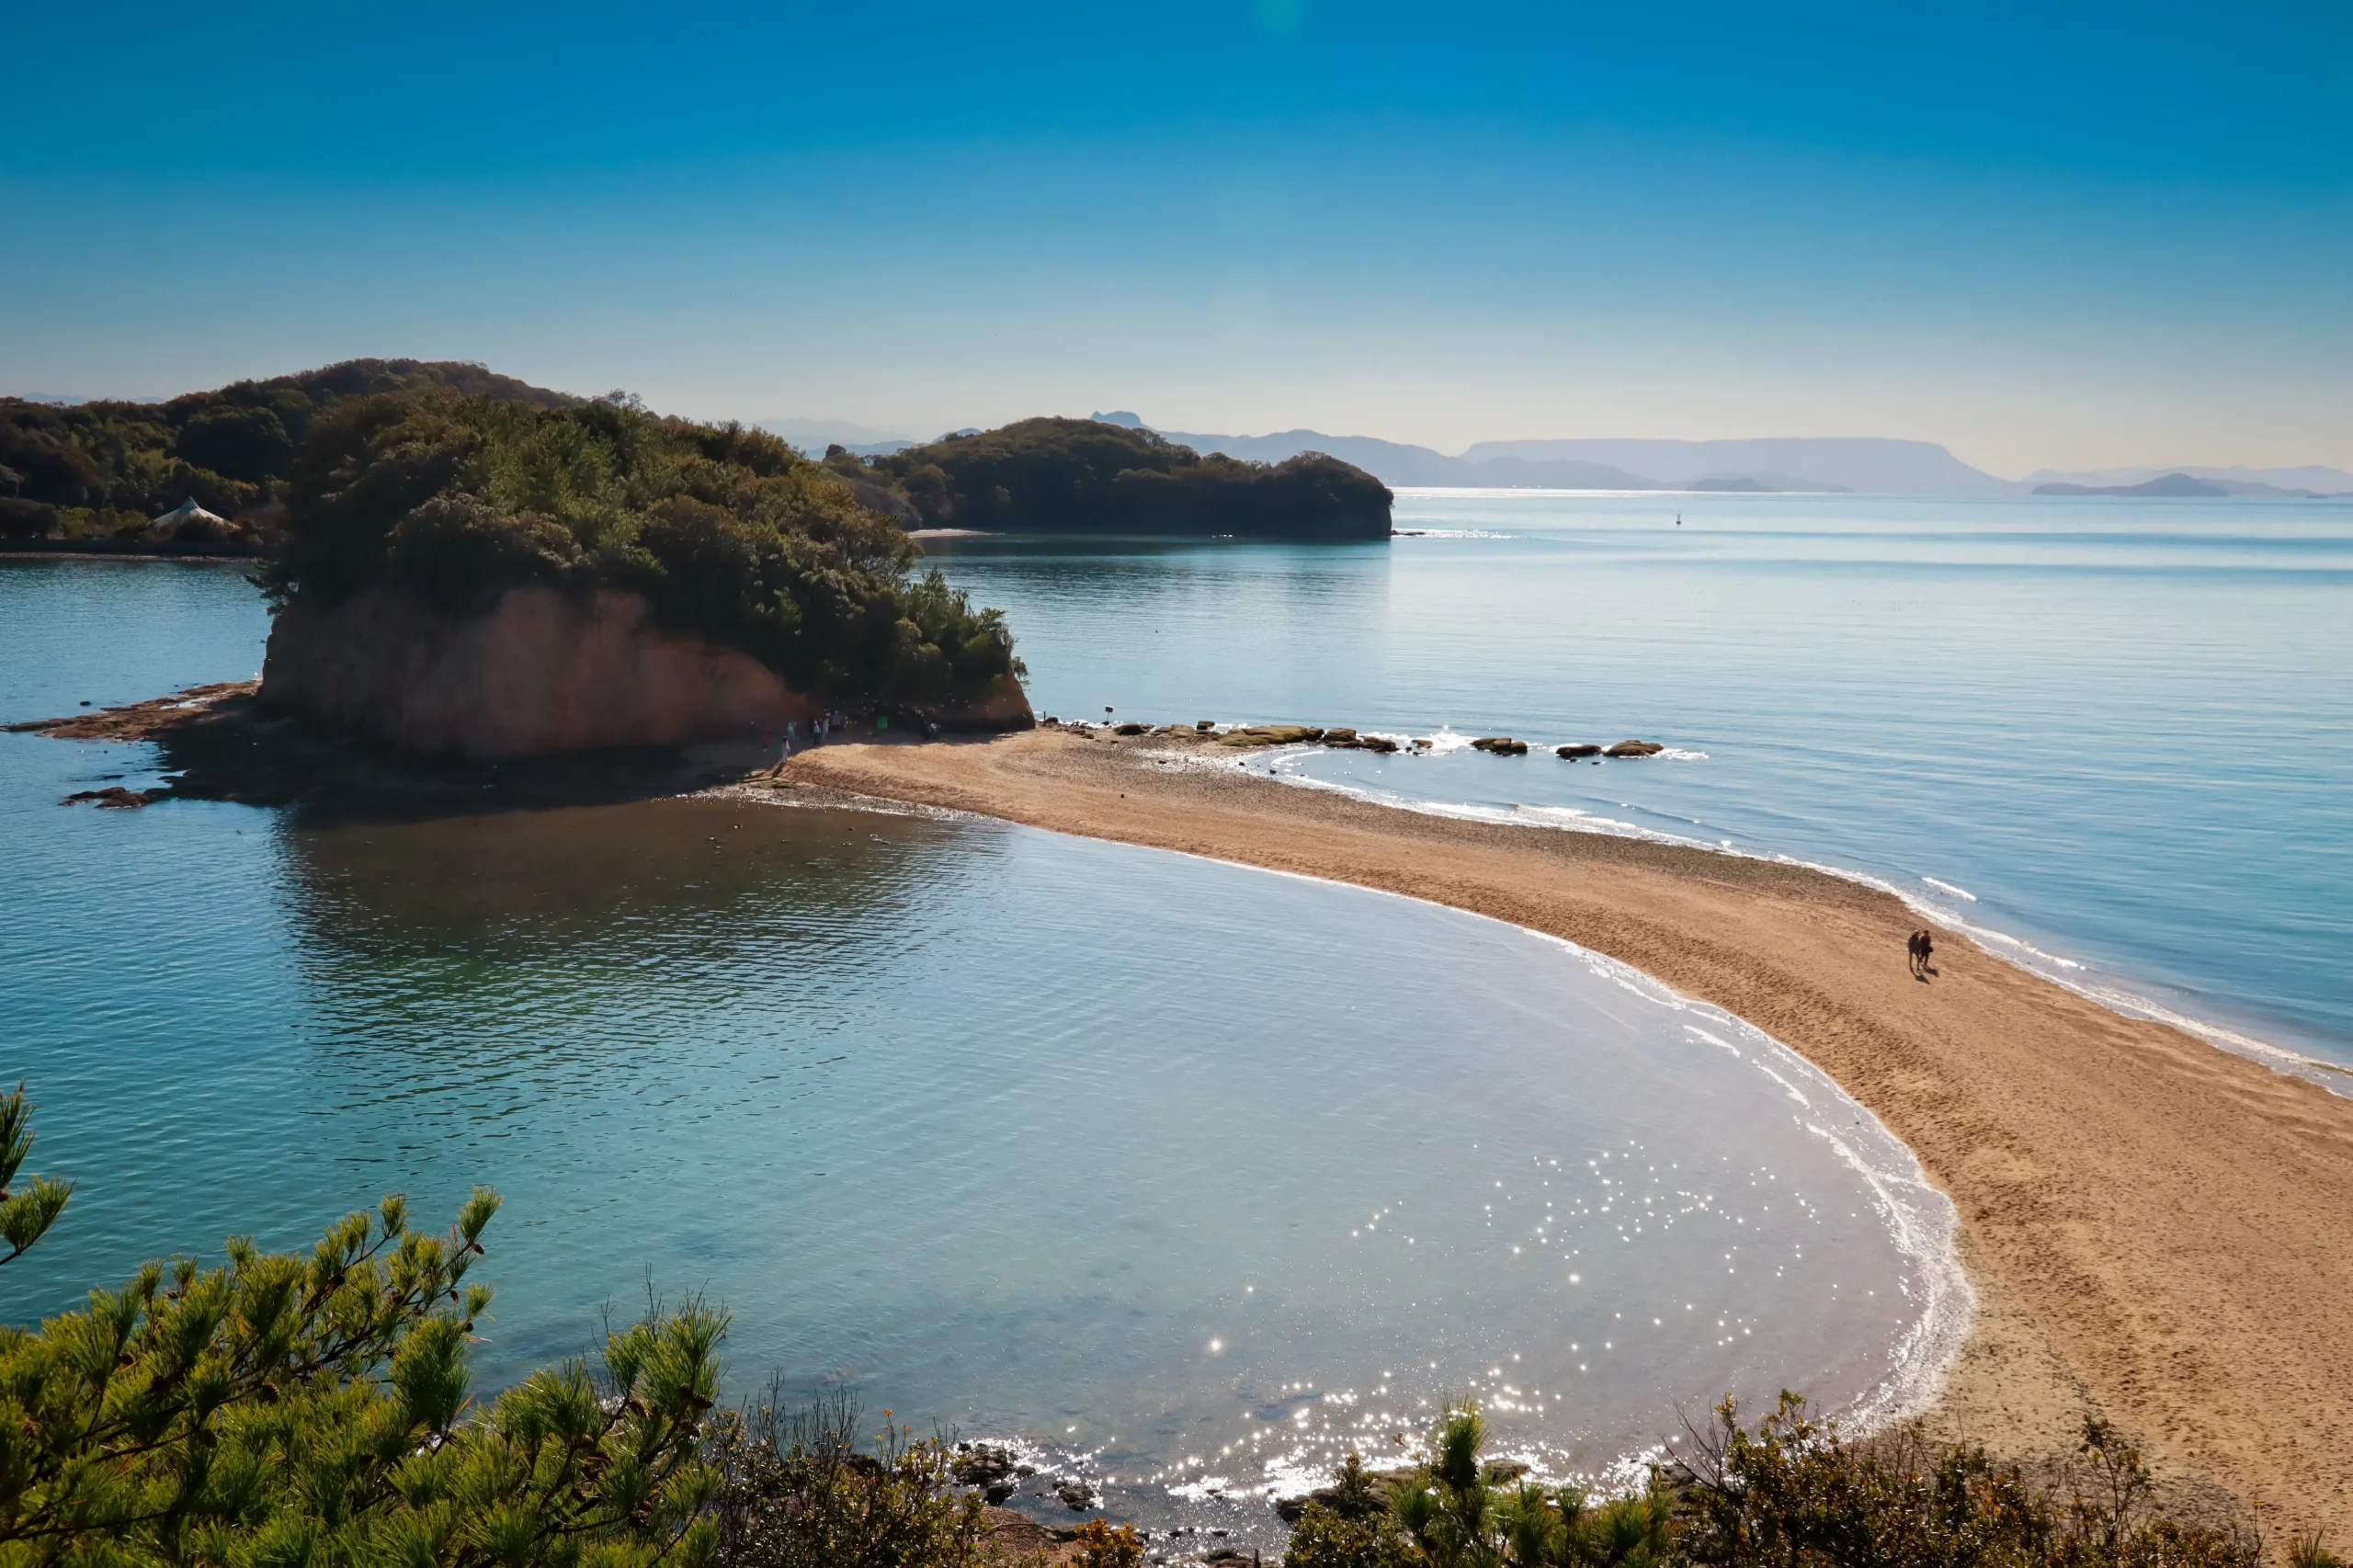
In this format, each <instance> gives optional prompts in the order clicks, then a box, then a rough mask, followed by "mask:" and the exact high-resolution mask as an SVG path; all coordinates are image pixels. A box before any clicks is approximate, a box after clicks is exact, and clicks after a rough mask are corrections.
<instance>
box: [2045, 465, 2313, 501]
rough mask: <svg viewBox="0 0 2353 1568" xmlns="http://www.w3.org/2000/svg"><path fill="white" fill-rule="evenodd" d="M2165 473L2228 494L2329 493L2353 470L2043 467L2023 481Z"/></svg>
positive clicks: (2109, 481)
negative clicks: (2183, 476)
mask: <svg viewBox="0 0 2353 1568" xmlns="http://www.w3.org/2000/svg"><path fill="white" fill-rule="evenodd" d="M2169 473H2186V474H2188V475H2189V476H2190V477H2191V478H2192V479H2202V480H2204V481H2206V482H2207V483H2209V484H2217V485H2220V486H2222V491H2223V493H2224V494H2229V495H2312V494H2322V495H2330V494H2343V493H2345V492H2347V491H2353V473H2347V472H2345V471H2344V470H2343V469H2341V468H2326V467H2324V466H2322V465H2321V464H2319V463H2307V464H2306V465H2304V466H2303V467H2302V468H2248V467H2246V466H2245V465H2244V464H2238V465H2234V466H2233V467H2230V468H2203V467H2197V466H2194V465H2188V464H2177V465H2176V466H2174V467H2172V468H2107V469H2092V470H2085V471H2076V472H2069V471H2067V470H2063V469H2055V468H2043V469H2037V470H2035V471H2034V472H2032V473H2029V474H2028V475H2027V476H2026V483H2029V484H2032V485H2043V484H2080V485H2084V486H2086V488H2090V489H2106V488H2108V487H2109V486H2111V485H2126V484H2143V483H2147V482H2148V481H2150V480H2152V479H2161V478H2163V477H2164V476H2165V475H2166V474H2169Z"/></svg>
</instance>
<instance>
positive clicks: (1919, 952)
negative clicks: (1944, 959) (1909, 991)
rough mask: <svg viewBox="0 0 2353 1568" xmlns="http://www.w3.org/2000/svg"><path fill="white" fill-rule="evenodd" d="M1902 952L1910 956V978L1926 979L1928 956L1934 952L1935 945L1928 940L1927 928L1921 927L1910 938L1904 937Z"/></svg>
mask: <svg viewBox="0 0 2353 1568" xmlns="http://www.w3.org/2000/svg"><path fill="white" fill-rule="evenodd" d="M1935 950H1936V944H1935V943H1934V942H1933V941H1931V940H1929V938H1928V932H1927V927H1925V926H1923V927H1922V928H1921V929H1919V930H1917V931H1915V932H1913V933H1912V935H1911V936H1909V937H1905V938H1904V951H1905V952H1906V953H1908V954H1910V955H1911V960H1912V978H1913V979H1915V980H1926V979H1927V978H1928V955H1929V954H1930V953H1932V952H1934V951H1935Z"/></svg>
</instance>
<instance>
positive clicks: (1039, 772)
mask: <svg viewBox="0 0 2353 1568" xmlns="http://www.w3.org/2000/svg"><path fill="white" fill-rule="evenodd" d="M1171 744H1182V745H1188V746H1189V745H1190V744H1191V743H1188V742H1187V743H1172V742H1169V741H1167V740H1165V739H1164V738H1159V737H1150V736H1146V737H1139V738H1137V739H1135V740H1131V741H1120V742H1115V741H1111V740H1108V739H1095V740H1087V739H1081V738H1078V737H1076V736H1074V735H1073V734H1071V733H1066V732H1063V731H1056V730H1040V731H1033V732H1029V733H1022V734H1016V735H1007V736H1002V737H999V738H997V739H995V740H991V741H985V742H970V743H959V744H938V745H861V744H835V745H829V746H826V747H824V748H823V749H821V750H817V751H813V752H809V753H804V754H803V755H801V756H797V757H795V758H794V759H793V760H792V761H791V762H790V764H789V765H788V766H787V767H785V768H784V769H783V771H782V774H781V776H780V778H779V780H778V781H777V783H776V784H775V785H774V786H772V787H773V788H775V789H778V790H784V791H787V792H790V791H794V790H804V789H806V790H846V791H850V792H854V793H858V794H863V795H869V796H874V797H880V798H883V799H888V800H893V801H907V802H912V803H916V804H922V805H930V806H938V807H946V808H949V809H953V810H958V811H967V812H978V813H981V814H983V815H988V816H993V817H1000V818H1004V819H1006V820H1008V821H1012V822H1017V823H1024V824H1029V825H1031V826H1035V827H1042V828H1050V829H1053V830H1056V831H1059V832H1063V833H1072V834H1079V835H1086V836H1089V837H1096V838H1107V839H1118V840H1121V841H1124V842H1127V843H1131V844H1141V845H1149V846H1155V847H1159V848H1165V849H1175V850H1182V851H1186V852H1188V853H1192V854H1198V855H1206V856H1211V857H1214V858H1218V859H1222V860H1231V861H1236V862H1240V863H1243V864H1247V865H1254V866H1263V867H1267V868H1269V869H1279V870H1286V871H1295V872H1300V873H1303V874H1306V875H1311V876H1316V877H1323V878H1326V879H1329V880H1332V881H1346V882H1356V883H1359V884H1361V885H1363V886H1367V887H1373V888H1381V889H1385V890H1387V891H1390V892H1400V893H1406V894H1410V895H1412V896H1415V897H1418V898H1425V899H1429V900H1432V901H1434V902H1436V903H1446V904H1451V905H1453V906H1455V907H1457V908H1461V909H1466V910H1471V911H1473V912H1476V913H1478V914H1482V915H1491V916H1494V917H1495V918H1497V919H1502V920H1508V921H1511V922H1513V923H1515V924H1517V925H1520V926H1529V927H1531V928H1533V929H1536V930H1540V931H1544V932H1549V933H1551V934H1552V935H1554V936H1558V937H1566V938H1568V939H1569V940H1571V941H1573V942H1576V943H1578V944H1580V945H1581V946H1584V947H1587V948H1591V949H1595V950H1596V951H1598V952H1602V953H1606V954H1608V955H1609V956H1610V957H1612V958H1616V959H1619V960H1623V961H1625V962H1627V963H1630V964H1632V965H1634V966H1635V967H1637V968H1639V969H1642V970H1644V971H1648V972H1649V973H1651V974H1654V975H1655V976H1657V977H1658V978H1659V979H1661V980H1663V981H1665V982H1666V983H1668V984H1670V985H1672V986H1674V987H1676V988H1677V990H1679V991H1682V992H1684V993H1685V994H1688V995H1692V996H1696V997H1699V998H1701V999H1703V1000H1705V1001H1709V1002H1712V1003H1715V1004H1717V1005H1718V1006H1722V1007H1724V1008H1726V1009H1727V1010H1729V1011H1731V1012H1733V1013H1735V1014H1738V1015H1739V1016H1740V1017H1744V1018H1746V1019H1748V1020H1749V1021H1750V1022H1752V1023H1754V1024H1756V1026H1757V1027H1759V1028H1763V1029H1766V1030H1767V1031H1768V1032H1769V1033H1771V1034H1773V1035H1775V1036H1776V1037H1778V1038H1779V1039H1780V1040H1784V1041H1786V1042H1787V1043H1788V1044H1790V1046H1792V1047H1794V1048H1795V1049H1796V1050H1798V1051H1802V1052H1803V1053H1804V1054H1805V1055H1806V1056H1807V1057H1809V1058H1810V1059H1812V1060H1813V1062H1816V1063H1817V1064H1819V1065H1820V1066H1821V1067H1822V1068H1823V1069H1824V1071H1826V1072H1828V1073H1829V1074H1832V1075H1833V1076H1834V1077H1836V1079H1837V1080H1838V1082H1839V1083H1840V1084H1842V1085H1845V1086H1846V1088H1847V1091H1848V1092H1849V1093H1851V1094H1852V1095H1853V1096H1855V1097H1856V1098H1857V1099H1858V1100H1859V1101H1861V1102H1862V1103H1863V1104H1864V1105H1866V1106H1868V1107H1869V1108H1870V1109H1871V1110H1872V1111H1873V1112H1875V1113H1876V1114H1877V1115H1878V1116H1879V1117H1880V1119H1881V1120H1882V1121H1884V1122H1885V1123H1886V1125H1887V1126H1888V1128H1889V1129H1890V1130H1891V1131H1893V1132H1894V1133H1895V1134H1896V1135H1897V1136H1898V1137H1900V1138H1902V1139H1903V1140H1904V1142H1906V1143H1908V1144H1909V1145H1910V1146H1911V1147H1912V1149H1913V1150H1914V1151H1915V1153H1917V1154H1918V1155H1919V1158H1920V1161H1921V1164H1922V1165H1924V1166H1925V1167H1926V1168H1927V1173H1928V1175H1929V1176H1930V1177H1931V1178H1932V1179H1933V1180H1934V1181H1935V1182H1936V1183H1937V1184H1938V1186H1939V1187H1942V1188H1943V1189H1944V1190H1945V1191H1946V1192H1947V1193H1948V1194H1949V1195H1950V1196H1951V1198H1952V1199H1953V1202H1954V1205H1955V1207H1956V1208H1957V1209H1958V1210H1959V1212H1960V1216H1961V1229H1962V1233H1961V1254H1962V1262H1963V1264H1964V1266H1965V1267H1967V1269H1968V1271H1969V1274H1970V1278H1971V1280H1972V1285H1973V1287H1974V1288H1975V1290H1976V1292H1977V1297H1978V1315H1977V1319H1976V1321H1975V1324H1974V1325H1973V1326H1972V1333H1971V1335H1970V1338H1969V1340H1968V1342H1967V1344H1966V1345H1965V1346H1964V1347H1963V1348H1962V1350H1961V1353H1960V1355H1959V1357H1958V1358H1957V1359H1956V1361H1955V1363H1954V1365H1953V1368H1952V1369H1951V1371H1950V1373H1949V1376H1948V1377H1947V1379H1946V1381H1945V1386H1944V1389H1943V1392H1942V1393H1941V1394H1940V1396H1939V1397H1938V1401H1937V1403H1935V1405H1934V1406H1933V1407H1932V1408H1931V1409H1930V1410H1929V1411H1927V1413H1926V1419H1927V1421H1928V1423H1929V1425H1930V1426H1931V1427H1932V1428H1933V1429H1935V1430H1936V1431H1938V1433H1940V1434H1943V1435H1949V1436H1959V1437H1967V1438H1970V1439H1972V1440H1975V1441H1979V1442H1983V1443H1984V1444H1985V1445H1986V1446H1987V1447H1988V1448H1989V1449H1993V1450H1995V1452H1997V1453H1999V1454H2002V1455H2005V1456H2006V1457H2011V1458H2016V1459H2019V1460H2026V1461H2029V1462H2035V1461H2041V1460H2049V1459H2051V1458H2052V1457H2053V1456H2056V1455H2060V1454H2063V1453H2064V1452H2065V1451H2067V1450H2068V1449H2071V1448H2072V1447H2073V1440H2072V1434H2073V1432H2074V1430H2075V1425H2076V1423H2077V1421H2078V1419H2079V1417H2080V1415H2082V1414H2083V1413H2084V1412H2086V1410H2092V1411H2097V1412H2098V1413H2099V1414H2102V1415H2107V1416H2108V1417H2109V1418H2110V1419H2113V1420H2115V1421H2117V1422H2119V1423H2120V1425H2121V1426H2124V1427H2125V1429H2126V1430H2127V1431H2128V1432H2130V1433H2131V1435H2132V1436H2133V1437H2135V1439H2136V1440H2138V1441H2139V1442H2140V1443H2141V1444H2142V1445H2143V1449H2144V1451H2145V1452H2146V1453H2147V1455H2148V1456H2149V1458H2150V1459H2151V1460H2152V1462H2153V1463H2154V1465H2155V1466H2156V1467H2157V1468H2158V1470H2159V1471H2160V1473H2161V1474H2163V1475H2164V1476H2165V1477H2166V1478H2167V1480H2168V1481H2169V1482H2170V1483H2173V1485H2174V1486H2175V1487H2176V1488H2177V1489H2178V1491H2179V1494H2181V1495H2182V1496H2183V1497H2184V1498H2185V1499H2187V1500H2188V1501H2191V1502H2193V1503H2194V1502H2195V1501H2196V1499H2197V1498H2198V1497H2199V1496H2200V1495H2201V1494H2203V1495H2205V1496H2208V1497H2211V1496H2212V1495H2213V1494H2214V1489H2215V1488H2220V1489H2222V1490H2223V1491H2226V1492H2227V1493H2229V1494H2231V1495H2232V1496H2234V1497H2235V1498H2236V1499H2238V1500H2239V1502H2240V1503H2241V1504H2243V1505H2245V1506H2259V1507H2260V1508H2261V1510H2262V1523H2263V1528H2264V1530H2265V1533H2266V1534H2267V1536H2268V1537H2270V1538H2271V1539H2272V1540H2281V1539H2284V1536H2285V1533H2286V1532H2287V1531H2289V1530H2301V1529H2308V1528H2325V1529H2327V1530H2328V1531H2329V1532H2330V1534H2331V1536H2332V1538H2333V1539H2334V1540H2336V1541H2337V1542H2340V1543H2341V1542H2344V1541H2346V1540H2353V1100H2348V1099H2345V1098H2340V1097H2337V1096H2332V1095H2330V1094H2328V1093H2327V1092H2326V1091H2325V1090H2323V1089H2321V1088H2319V1087H2317V1086H2315V1085H2312V1084H2310V1083H2306V1082H2303V1081H2302V1080H2299V1079H2294V1078H2290V1077H2286V1076H2283V1075H2281V1074H2277V1073H2274V1072H2272V1071H2270V1070H2269V1069H2268V1068H2266V1067H2263V1066H2260V1065H2258V1064H2256V1063H2255V1062H2249V1061H2246V1060H2244V1059H2242V1058H2239V1057H2236V1056H2233V1055H2230V1054H2228V1053H2226V1052H2224V1051H2220V1050H2218V1049H2216V1048H2214V1047H2212V1046H2211V1045H2208V1044H2206V1043H2205V1042H2204V1041H2202V1040H2196V1039H2193V1038H2191V1037H2189V1036H2188V1035H2185V1034H2182V1033H2180V1032H2178V1031H2177V1030H2175V1029H2172V1028H2166V1027H2165V1026H2163V1025H2158V1024H2153V1023H2144V1022H2140V1021H2137V1020H2133V1019H2128V1018H2125V1017H2120V1016H2119V1015H2117V1014H2114V1013H2111V1012H2109V1011H2108V1010H2106V1009H2105V1008H2103V1007H2100V1006H2097V1004H2095V1003H2093V1002H2090V1001H2087V1000H2086V999H2084V998H2082V997H2079V996H2077V995H2075V994H2073V993H2072V992H2069V991H2067V990H2065V989H2063V988H2062V987H2060V986H2057V985H2054V984H2052V983H2049V982H2047V981H2044V980H2042V979H2040V978H2039V977H2037V976H2035V975H2032V974H2029V973H2028V972H2026V971H2023V970H2020V969H2018V968H2016V967H2015V966H2013V965H2011V964H2008V963H2006V962H2004V961H2002V960H1999V959H1997V958H1995V957H1993V956H1992V955H1990V954H1988V953H1987V952H1985V951H1984V950H1983V949H1980V948H1978V947H1977V946H1976V945H1975V944H1973V943H1972V942H1971V941H1970V940H1969V939H1968V938H1966V937H1962V936H1961V935H1959V934H1957V933H1940V934H1939V935H1938V942H1937V955H1936V971H1937V972H1936V973H1935V974H1934V976H1933V977H1932V978H1930V979H1928V980H1927V981H1920V980H1915V979H1914V978H1913V977H1912V976H1911V974H1910V973H1909V972H1908V971H1907V968H1906V965H1905V960H1904V936H1905V934H1906V933H1907V932H1908V931H1910V930H1912V929H1913V928H1915V926H1917V925H1918V924H1919V920H1918V917H1917V916H1916V915H1914V914H1913V912H1912V911H1910V910H1908V909H1907V908H1905V907H1904V904H1903V903H1900V902H1899V901H1897V900H1896V899H1895V898H1894V897H1893V896H1892V895H1889V894H1886V893H1881V892H1875V891H1873V890H1871V889H1869V888H1865V887H1861V886H1859V885H1857V884H1855V883H1852V882H1847V881H1841V880H1840V879H1838V878H1836V877H1832V876H1828V875H1825V874H1824V873H1822V872H1818V871H1813V870H1808V869H1803V868H1801V867H1790V866H1780V865H1775V864H1771V863H1769V862H1766V861H1760V860H1750V859H1742V858H1736V857H1733V856H1729V855H1719V854H1713V853H1711V852H1708V851H1706V850H1700V849H1688V848H1682V847H1678V846H1666V845H1657V844H1649V843H1643V842H1639V841H1635V840H1631V839H1620V838H1608V837H1602V836H1599V835H1588V834H1578V833H1566V832H1562V831H1559V830H1556V829H1549V828H1538V827H1525V828H1523V827H1514V826H1502V825H1490V824H1481V823H1470V822H1459V821H1454V820H1450V819H1447V818H1442V817H1437V816H1431V815H1426V814H1423V813H1419V812H1407V811H1401V810H1396V809H1393V808H1390V807H1384V806H1379V805H1373V804H1370V803H1368V802H1365V801H1356V800H1352V799H1349V798H1347V797H1345V796H1341V795H1337V794H1333V793H1330V792H1326V791H1321V790H1306V789H1300V788H1296V787H1293V786H1290V785H1284V784H1278V783H1274V782H1271V781H1269V780H1267V779H1264V778H1252V777H1248V776H1245V775H1244V774H1242V773H1240V772H1239V771H1237V770H1234V769H1232V768H1220V767H1200V766H1188V765H1187V764H1185V763H1182V762H1177V763H1171V762H1170V761H1168V760H1167V759H1166V756H1167V752H1166V748H1167V747H1168V746H1169V745H1171ZM1155 752H1158V753H1160V755H1159V756H1154V753H1155Z"/></svg>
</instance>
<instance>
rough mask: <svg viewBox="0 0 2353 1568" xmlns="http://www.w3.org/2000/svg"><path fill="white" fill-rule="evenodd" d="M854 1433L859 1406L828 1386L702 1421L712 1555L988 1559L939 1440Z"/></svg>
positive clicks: (912, 1561) (927, 1563)
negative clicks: (795, 1402)
mask: <svg viewBox="0 0 2353 1568" xmlns="http://www.w3.org/2000/svg"><path fill="white" fill-rule="evenodd" d="M890 1414H891V1413H890V1412H889V1411H887V1410H886V1411H884V1412H883V1413H882V1415H883V1418H884V1421H885V1427H884V1429H883V1430H882V1431H881V1432H878V1433H876V1434H874V1442H875V1445H876V1446H875V1447H874V1449H871V1450H869V1449H867V1447H866V1446H865V1444H864V1443H863V1442H861V1440H860V1438H859V1436H858V1434H859V1431H860V1429H861V1427H862V1426H863V1425H864V1424H863V1422H861V1420H860V1419H859V1415H858V1405H857V1403H856V1402H855V1401H853V1400H851V1399H850V1398H849V1397H848V1396H847V1394H836V1395H835V1396H834V1397H833V1398H831V1399H829V1400H826V1401H824V1402H822V1403H818V1404H817V1405H815V1406H813V1407H812V1408H809V1409H804V1410H798V1411H793V1412H791V1413H790V1414H780V1413H779V1408H778V1402H777V1401H776V1399H775V1398H774V1391H771V1396H770V1398H769V1400H768V1401H767V1402H766V1403H761V1404H759V1405H756V1406H754V1407H752V1408H750V1409H747V1410H745V1411H741V1412H729V1413H726V1414H724V1415H720V1416H719V1417H718V1418H717V1419H716V1420H714V1421H713V1422H712V1424H711V1437H710V1449H709V1451H710V1460H711V1463H712V1464H713V1466H714V1467H715V1468H716V1469H717V1471H719V1473H720V1475H721V1476H722V1483H721V1486H720V1489H719V1493H718V1510H717V1511H718V1519H719V1544H718V1556H719V1562H721V1563H722V1564H724V1565H726V1568H964V1565H966V1564H973V1563H981V1562H991V1561H994V1560H995V1559H994V1556H993V1554H992V1553H991V1551H990V1550H989V1541H988V1535H987V1529H986V1526H985V1524H984V1522H983V1516H982V1503H981V1499H980V1496H979V1494H975V1493H972V1492H967V1491H965V1490H963V1489H962V1488H961V1487H960V1486H959V1485H958V1484H957V1483H956V1478H955V1473H954V1468H953V1460H952V1456H951V1455H950V1454H949V1450H948V1447H947V1445H946V1444H945V1443H943V1442H940V1441H938V1440H937V1439H925V1440H923V1441H919V1442H911V1441H908V1440H907V1434H906V1430H905V1428H904V1427H891V1426H888V1421H889V1417H890Z"/></svg>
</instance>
